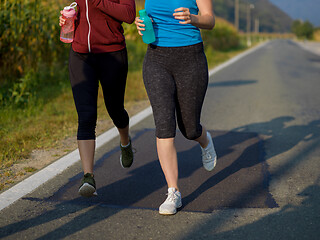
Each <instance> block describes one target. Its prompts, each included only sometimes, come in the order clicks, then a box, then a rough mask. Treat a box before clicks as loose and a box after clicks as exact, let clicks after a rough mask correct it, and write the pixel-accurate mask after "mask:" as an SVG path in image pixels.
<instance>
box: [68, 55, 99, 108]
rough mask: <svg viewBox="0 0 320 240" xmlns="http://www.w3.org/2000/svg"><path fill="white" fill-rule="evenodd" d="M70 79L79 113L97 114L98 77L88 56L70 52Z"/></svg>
mask: <svg viewBox="0 0 320 240" xmlns="http://www.w3.org/2000/svg"><path fill="white" fill-rule="evenodd" d="M69 78H70V83H71V87H72V93H73V98H74V101H75V105H76V108H77V111H78V113H80V112H96V111H97V96H98V76H97V74H96V70H95V69H94V68H93V67H92V64H91V59H90V56H89V55H88V54H80V53H77V52H74V51H73V50H72V49H71V50H70V55H69Z"/></svg>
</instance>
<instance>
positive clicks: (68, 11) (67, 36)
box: [60, 2, 77, 43]
mask: <svg viewBox="0 0 320 240" xmlns="http://www.w3.org/2000/svg"><path fill="white" fill-rule="evenodd" d="M76 7H77V3H76V2H73V3H71V4H70V6H67V7H65V8H64V9H63V11H62V16H63V18H64V19H66V22H65V24H64V25H63V26H62V27H61V32H60V40H61V41H62V42H64V43H71V42H73V36H74V20H75V19H76Z"/></svg>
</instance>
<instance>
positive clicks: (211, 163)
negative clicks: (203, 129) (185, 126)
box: [200, 132, 217, 171]
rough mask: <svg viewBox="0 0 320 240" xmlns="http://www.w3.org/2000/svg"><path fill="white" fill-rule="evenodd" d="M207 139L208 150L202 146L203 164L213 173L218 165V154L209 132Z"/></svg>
mask: <svg viewBox="0 0 320 240" xmlns="http://www.w3.org/2000/svg"><path fill="white" fill-rule="evenodd" d="M207 138H208V140H209V143H208V146H207V147H206V148H202V147H201V146H200V147H201V151H202V164H203V167H204V168H205V169H206V170H207V171H212V170H213V169H214V167H215V166H216V164H217V154H216V151H215V150H214V146H213V142H212V137H211V134H210V133H209V132H207Z"/></svg>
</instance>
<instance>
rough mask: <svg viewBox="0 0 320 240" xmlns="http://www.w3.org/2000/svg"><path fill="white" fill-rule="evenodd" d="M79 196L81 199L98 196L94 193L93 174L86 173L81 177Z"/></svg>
mask: <svg viewBox="0 0 320 240" xmlns="http://www.w3.org/2000/svg"><path fill="white" fill-rule="evenodd" d="M79 194H80V195H81V196H83V197H92V196H97V195H98V194H97V192H96V182H95V180H94V177H93V174H91V173H86V174H85V175H84V176H83V178H82V181H81V186H80V187H79Z"/></svg>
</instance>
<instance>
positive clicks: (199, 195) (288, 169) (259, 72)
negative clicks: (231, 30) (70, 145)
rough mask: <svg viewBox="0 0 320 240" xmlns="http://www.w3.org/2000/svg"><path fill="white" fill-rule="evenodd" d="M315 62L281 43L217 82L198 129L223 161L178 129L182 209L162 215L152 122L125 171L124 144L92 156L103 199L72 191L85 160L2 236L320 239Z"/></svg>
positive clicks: (21, 207)
mask: <svg viewBox="0 0 320 240" xmlns="http://www.w3.org/2000/svg"><path fill="white" fill-rule="evenodd" d="M319 92H320V56H319V55H316V54H314V53H312V52H310V51H306V50H305V49H304V48H301V47H300V46H299V45H297V44H296V43H294V42H292V41H289V40H274V41H271V42H268V43H267V44H265V45H263V46H262V47H261V48H259V49H257V50H256V51H254V52H252V53H250V54H248V55H246V56H245V57H243V58H241V59H240V60H238V61H236V62H234V63H233V64H231V65H230V66H227V67H225V68H223V69H221V70H220V71H218V72H216V73H215V74H213V75H212V76H211V78H210V83H209V88H208V92H207V96H206V100H205V104H204V107H203V115H202V123H203V125H205V126H206V128H207V129H209V130H210V131H211V132H212V133H213V140H214V142H215V145H216V148H217V154H218V164H217V167H216V168H215V169H214V171H213V172H211V173H208V172H206V171H205V170H204V169H203V168H202V167H201V160H200V156H199V154H200V149H199V148H198V146H197V145H196V144H195V143H194V142H192V141H187V140H185V139H183V138H182V137H181V135H180V133H179V132H178V135H177V141H176V142H177V150H178V157H179V172H180V185H181V186H180V187H181V192H182V197H183V199H182V201H183V203H184V207H183V208H182V209H181V210H180V211H179V212H178V213H177V214H176V215H174V216H170V217H165V216H161V215H159V214H158V211H157V207H158V206H159V205H160V204H161V203H162V201H163V200H164V199H165V193H166V186H165V182H164V179H163V175H162V173H161V171H160V167H159V164H158V162H157V157H156V152H155V140H154V124H153V119H152V116H149V117H147V118H146V119H144V120H143V121H141V122H140V123H139V124H137V125H135V126H134V127H133V128H132V129H131V134H132V139H133V144H134V146H135V148H136V149H137V153H136V155H135V162H134V164H133V166H132V168H130V169H122V168H121V167H120V164H119V160H118V155H119V150H118V148H117V147H118V141H119V140H118V138H116V139H113V140H112V141H110V142H108V144H106V145H104V146H102V147H100V148H99V149H98V150H97V154H96V170H95V171H96V178H97V187H98V194H99V196H98V197H97V198H93V199H83V198H80V197H79V196H78V195H77V187H78V184H79V180H80V178H81V167H80V164H79V163H76V164H74V165H73V166H71V167H69V168H68V169H67V170H65V171H64V172H63V173H62V174H59V175H58V176H57V177H55V178H54V179H52V180H50V181H48V182H47V183H45V184H43V185H41V186H40V187H39V188H37V189H36V190H35V191H33V192H32V193H30V194H28V195H27V196H24V197H23V198H22V199H20V200H18V201H16V202H15V203H13V204H11V205H10V206H8V207H6V208H5V209H3V210H2V211H1V215H0V238H3V239H246V240H247V239H268V240H269V239H299V240H301V239H308V240H309V239H319V235H320V206H319V202H320V201H319V200H320V198H319V197H320V177H319V173H320V171H319V170H320V157H319V156H320V108H319V106H320V94H319Z"/></svg>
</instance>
